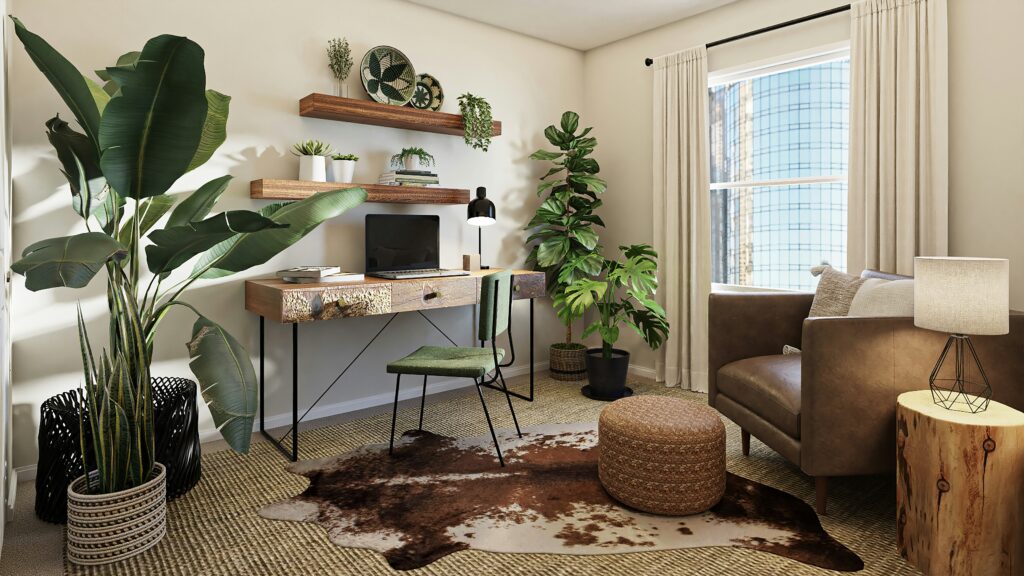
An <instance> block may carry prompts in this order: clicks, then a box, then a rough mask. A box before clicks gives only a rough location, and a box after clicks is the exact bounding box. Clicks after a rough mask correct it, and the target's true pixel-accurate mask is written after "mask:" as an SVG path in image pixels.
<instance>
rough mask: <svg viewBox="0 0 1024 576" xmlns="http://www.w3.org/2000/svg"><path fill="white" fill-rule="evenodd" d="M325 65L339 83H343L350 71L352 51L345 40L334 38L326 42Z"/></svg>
mask: <svg viewBox="0 0 1024 576" xmlns="http://www.w3.org/2000/svg"><path fill="white" fill-rule="evenodd" d="M327 65H328V66H329V67H330V69H331V74H334V77H335V78H336V79H337V80H338V81H339V82H344V81H345V79H346V78H348V74H349V72H350V71H351V70H352V49H351V48H349V46H348V39H347V38H335V39H333V40H330V41H328V42H327Z"/></svg>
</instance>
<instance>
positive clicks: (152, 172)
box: [12, 18, 366, 493]
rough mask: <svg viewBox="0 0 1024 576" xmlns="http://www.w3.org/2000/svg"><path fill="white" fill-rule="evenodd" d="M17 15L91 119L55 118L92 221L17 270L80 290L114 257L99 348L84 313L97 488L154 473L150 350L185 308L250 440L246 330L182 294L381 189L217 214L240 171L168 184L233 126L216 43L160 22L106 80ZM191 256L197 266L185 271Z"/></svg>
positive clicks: (253, 384)
mask: <svg viewBox="0 0 1024 576" xmlns="http://www.w3.org/2000/svg"><path fill="white" fill-rule="evenodd" d="M12 19H13V20H14V26H15V33H16V34H17V37H18V38H19V40H20V41H21V43H22V45H23V46H24V48H25V50H26V51H27V52H28V54H29V56H30V57H31V59H32V61H33V62H34V63H35V65H36V66H37V67H38V68H39V70H40V71H41V72H42V73H43V75H44V76H46V78H47V79H48V80H49V81H50V83H51V84H52V85H53V87H54V88H55V89H56V90H57V92H58V94H59V95H60V97H61V98H62V99H63V101H64V103H65V104H66V105H67V106H68V108H69V109H70V111H71V114H72V115H73V116H74V118H75V119H76V120H77V121H78V124H79V126H80V127H81V132H79V131H78V130H76V129H74V128H73V127H72V126H71V125H70V124H68V123H67V122H65V121H63V120H61V119H60V118H59V117H55V118H53V119H51V120H50V121H48V122H47V123H46V130H47V136H48V137H49V140H50V143H51V144H52V145H53V147H54V149H55V150H56V153H57V158H58V160H59V161H60V163H61V166H62V168H63V172H64V174H65V176H66V177H67V179H68V183H69V184H70V189H71V204H72V208H73V209H74V210H75V212H77V213H78V215H79V216H80V217H81V218H82V219H83V220H84V226H85V228H86V232H83V233H80V234H74V235H71V236H65V237H61V238H49V239H45V240H41V241H39V242H36V243H34V244H32V245H30V246H28V247H27V248H26V249H25V251H24V253H23V254H22V258H21V259H20V260H18V261H17V262H15V263H14V265H13V266H12V269H13V270H14V271H15V272H17V273H19V274H23V275H24V276H25V285H26V287H27V288H28V289H29V290H45V289H49V288H56V287H61V286H63V287H69V288H81V287H83V286H86V285H87V284H89V283H90V281H91V280H93V278H94V277H95V276H97V275H98V274H99V273H100V272H101V271H102V272H103V273H104V274H105V276H106V282H107V304H108V307H109V318H108V326H109V330H108V339H109V341H108V342H107V345H106V347H104V348H103V349H102V351H101V352H99V353H98V354H97V353H96V351H95V349H94V347H93V346H92V344H91V342H90V335H89V334H88V332H87V330H86V328H85V322H84V319H83V317H82V314H81V311H79V314H78V331H79V337H80V343H81V355H82V363H83V379H84V380H83V386H82V389H81V395H80V397H81V398H82V402H83V403H84V404H85V406H83V408H85V409H87V410H88V413H89V416H90V417H89V419H88V422H89V426H90V427H91V429H90V430H89V431H88V433H87V432H86V431H85V430H82V431H81V437H82V438H83V452H84V450H85V446H84V444H85V442H86V440H85V438H86V437H87V436H88V437H91V441H92V445H93V448H94V454H95V455H96V465H97V472H98V474H97V479H98V481H97V482H94V483H91V485H90V486H89V489H90V491H92V492H99V493H109V492H114V491H119V490H124V489H127V488H131V487H134V486H137V485H139V484H141V483H143V482H145V481H146V480H148V478H149V477H150V475H151V472H152V470H153V467H154V466H153V455H154V445H153V444H154V430H153V405H152V390H151V388H150V378H149V376H150V374H149V371H150V363H151V361H152V356H153V344H154V339H155V337H156V334H157V329H158V328H159V327H160V326H161V322H162V320H163V319H164V318H166V317H167V315H168V314H169V313H170V312H171V311H172V310H176V309H184V310H186V311H190V312H191V313H194V314H195V315H196V316H197V320H196V321H195V324H194V325H193V327H192V333H191V335H190V338H189V339H188V340H187V349H188V355H189V358H190V364H189V366H190V368H191V369H192V372H193V373H194V374H195V376H196V379H197V380H198V381H199V389H200V390H201V392H202V396H203V399H204V400H205V401H206V404H207V406H208V407H209V409H210V412H211V414H212V416H213V420H214V423H215V424H216V425H217V428H218V429H219V430H220V432H221V434H222V435H223V436H224V438H225V440H227V442H228V444H229V445H230V446H231V447H232V448H233V449H235V450H236V451H238V452H247V451H248V449H249V440H250V437H251V434H252V424H253V418H254V415H255V411H256V406H257V381H256V375H255V371H254V370H253V367H252V362H251V360H250V357H249V354H248V352H246V350H245V348H244V347H243V346H242V344H241V343H240V342H239V341H238V340H237V339H235V337H233V336H232V335H231V334H230V333H228V332H227V330H225V329H224V328H222V327H221V326H219V325H218V324H217V323H216V322H214V321H213V320H211V319H209V318H207V317H206V316H205V315H204V314H203V313H202V312H201V311H200V310H199V309H198V308H197V307H196V306H193V305H192V304H190V303H188V302H186V301H185V300H183V297H184V296H185V295H186V289H188V287H189V286H191V285H192V284H193V283H195V282H197V281H199V280H201V279H204V278H218V277H224V276H228V275H231V274H234V273H236V272H240V271H243V270H246V269H248V268H251V267H253V266H257V265H259V264H263V263H264V262H267V261H268V260H269V259H270V258H272V257H273V256H275V255H276V254H278V253H279V252H281V251H282V250H284V249H285V248H287V247H289V246H291V245H292V244H294V243H295V242H297V241H298V240H300V239H301V238H302V237H303V236H305V235H306V234H308V233H309V232H310V231H312V230H313V229H314V228H316V227H317V226H318V225H319V224H320V223H321V222H323V221H324V220H326V219H328V218H331V217H334V216H337V215H338V214H341V213H342V212H345V211H346V210H348V209H350V208H353V207H354V206H357V205H359V204H360V203H362V202H364V201H365V200H366V192H365V191H364V190H362V189H359V188H352V189H348V190H334V191H329V192H322V193H319V194H316V195H314V196H311V197H310V198H307V199H305V200H301V201H298V202H294V203H288V204H286V203H281V204H272V205H269V206H266V207H264V208H263V209H262V210H260V211H258V212H252V211H248V210H230V211H226V212H220V213H215V214H212V215H211V212H212V211H213V209H214V206H215V204H216V203H217V200H218V199H219V198H220V196H221V195H222V194H223V193H224V191H225V190H226V189H227V187H228V183H229V181H230V180H231V176H220V177H218V178H214V179H212V180H210V181H209V182H207V183H206V184H203V185H202V186H200V187H199V188H198V189H197V190H196V191H194V192H192V193H191V194H188V195H174V196H171V195H168V193H167V192H168V190H169V189H170V188H171V186H172V185H173V184H174V183H175V182H176V181H177V180H178V179H179V178H180V177H181V176H183V175H184V174H186V173H188V172H190V171H192V170H194V169H196V168H198V167H199V166H201V165H203V164H204V163H205V162H206V161H207V160H209V159H210V158H211V157H212V156H213V154H214V152H215V151H216V150H217V148H218V147H219V146H220V145H221V144H222V143H223V142H224V140H225V138H226V124H227V118H228V108H229V103H230V97H228V96H225V95H224V94H221V93H219V92H216V91H214V90H208V89H207V88H206V70H205V66H204V63H203V57H204V54H203V49H202V48H201V47H200V46H199V45H198V44H196V43H195V42H193V41H191V40H189V39H188V38H184V37H180V36H170V35H163V36H157V37H155V38H152V39H151V40H149V41H148V42H146V45H145V47H144V48H143V49H142V51H141V52H139V53H129V54H126V55H125V56H122V57H121V59H119V60H118V62H117V65H115V66H112V67H109V68H107V69H106V70H104V71H103V73H102V74H99V77H100V80H103V81H104V82H105V84H104V85H103V86H102V87H101V86H100V85H99V84H98V83H97V82H96V81H94V80H92V79H90V78H88V77H86V76H83V75H82V74H81V73H80V72H79V71H78V69H76V68H75V66H74V65H73V64H72V63H71V62H69V61H68V60H67V59H65V58H64V57H63V56H62V55H61V54H60V53H59V52H58V51H57V50H55V49H54V48H53V47H52V46H51V45H50V44H48V43H47V42H46V41H45V40H43V39H42V38H41V37H39V36H37V35H36V34H34V33H32V32H30V31H29V30H28V29H27V28H26V27H25V26H24V24H22V23H21V22H20V21H19V20H18V19H16V18H12ZM165 217H166V220H164V218H165ZM162 220H164V224H163V227H162V228H160V227H157V224H158V223H159V222H160V221H162ZM144 238H148V240H149V242H148V243H146V245H144V241H143V240H144ZM190 261H194V264H193V266H192V268H191V270H185V269H182V267H183V266H184V265H185V264H186V263H188V262H190ZM83 461H84V458H83Z"/></svg>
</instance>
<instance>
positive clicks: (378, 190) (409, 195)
mask: <svg viewBox="0 0 1024 576" xmlns="http://www.w3.org/2000/svg"><path fill="white" fill-rule="evenodd" d="M339 188H362V189H364V190H366V196H367V197H366V201H367V202H376V203H381V204H468V203H469V190H464V189H459V188H420V187H416V186H387V185H383V184H339V183H337V182H306V181H302V180H270V179H266V178H264V179H261V180H253V181H251V182H249V197H250V198H255V199H258V200H302V199H303V198H308V197H310V196H312V195H313V194H316V193H317V192H326V191H328V190H338V189H339Z"/></svg>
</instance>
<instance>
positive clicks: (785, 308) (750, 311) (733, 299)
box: [708, 292, 814, 406]
mask: <svg viewBox="0 0 1024 576" xmlns="http://www.w3.org/2000/svg"><path fill="white" fill-rule="evenodd" d="M812 300H814V294H808V293H803V292H714V293H712V294H711V296H710V298H709V300H708V404H710V405H711V406H714V405H715V397H716V396H717V394H718V388H717V385H716V384H717V379H718V370H719V369H720V368H721V367H722V366H725V365H726V364H729V363H730V362H735V361H737V360H743V359H744V358H753V357H755V356H767V355H770V354H782V347H783V346H785V345H786V344H789V345H790V346H796V347H800V346H801V326H802V322H803V320H804V319H805V318H807V313H808V312H810V310H811V301H812Z"/></svg>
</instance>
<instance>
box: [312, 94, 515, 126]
mask: <svg viewBox="0 0 1024 576" xmlns="http://www.w3.org/2000/svg"><path fill="white" fill-rule="evenodd" d="M299 116H305V117H307V118H322V119H324V120H340V121H342V122H355V123H357V124H370V125H372V126H387V127H389V128H404V129H405V130H419V131H420V132H434V133H437V134H450V135H452V136H462V135H463V133H464V125H463V123H462V116H460V115H458V114H448V113H446V112H432V111H430V110H420V109H418V108H411V107H408V106H392V105H390V104H381V103H379V102H371V101H370V100H355V99H353V98H341V97H340V96H330V95H328V94H316V93H314V94H310V95H309V96H306V97H305V98H303V99H302V100H299ZM493 127H494V128H493V135H494V136H500V135H501V122H498V121H495V122H494V123H493Z"/></svg>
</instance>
